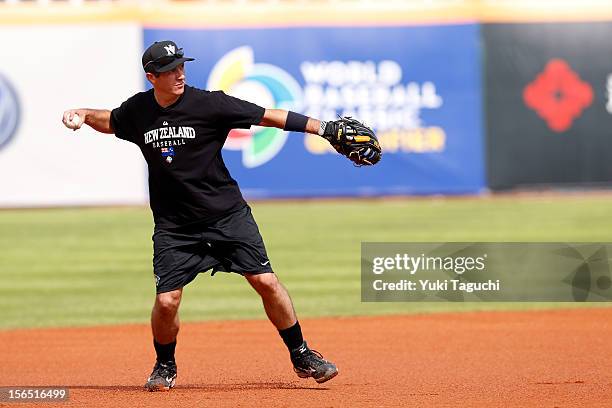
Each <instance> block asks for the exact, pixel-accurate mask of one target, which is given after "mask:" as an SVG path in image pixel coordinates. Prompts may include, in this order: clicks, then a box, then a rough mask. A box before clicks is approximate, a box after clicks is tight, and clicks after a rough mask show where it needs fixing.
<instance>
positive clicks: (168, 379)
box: [166, 375, 176, 383]
mask: <svg viewBox="0 0 612 408" xmlns="http://www.w3.org/2000/svg"><path fill="white" fill-rule="evenodd" d="M174 377H176V376H175V375H171V376H170V377H166V381H168V382H169V383H171V382H172V381H173V380H174Z"/></svg>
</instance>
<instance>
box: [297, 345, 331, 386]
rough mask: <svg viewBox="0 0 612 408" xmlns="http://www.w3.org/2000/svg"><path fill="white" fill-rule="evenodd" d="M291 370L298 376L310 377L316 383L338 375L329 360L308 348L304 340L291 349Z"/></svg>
mask: <svg viewBox="0 0 612 408" xmlns="http://www.w3.org/2000/svg"><path fill="white" fill-rule="evenodd" d="M291 362H292V363H293V371H295V373H296V374H297V375H298V377H300V378H308V377H312V378H314V379H315V381H316V382H318V383H323V382H325V381H328V380H331V379H332V378H334V377H335V376H337V375H338V368H336V365H335V364H334V363H332V362H330V361H327V360H325V359H323V356H322V355H321V353H319V352H318V351H315V350H311V349H309V348H308V345H307V344H306V342H304V343H302V345H301V346H300V347H299V348H297V349H295V350H292V351H291Z"/></svg>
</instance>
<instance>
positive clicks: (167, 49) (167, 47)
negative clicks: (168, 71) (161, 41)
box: [164, 44, 176, 55]
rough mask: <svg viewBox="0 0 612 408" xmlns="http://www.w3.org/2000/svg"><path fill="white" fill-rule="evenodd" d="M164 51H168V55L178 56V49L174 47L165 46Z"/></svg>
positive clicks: (170, 45)
mask: <svg viewBox="0 0 612 408" xmlns="http://www.w3.org/2000/svg"><path fill="white" fill-rule="evenodd" d="M164 49H165V50H166V52H167V53H168V55H174V54H176V48H175V47H174V45H172V44H169V45H166V46H164Z"/></svg>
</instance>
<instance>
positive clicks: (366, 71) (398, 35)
mask: <svg viewBox="0 0 612 408" xmlns="http://www.w3.org/2000/svg"><path fill="white" fill-rule="evenodd" d="M165 39H172V40H174V41H175V42H177V43H178V45H179V46H180V47H183V48H184V51H185V55H187V56H190V57H194V58H195V59H196V61H194V62H189V63H187V64H186V71H187V82H188V83H189V84H191V85H193V86H196V87H199V88H203V89H209V90H216V89H221V90H224V91H225V92H226V93H228V94H231V95H233V96H236V97H239V98H242V99H246V100H249V101H251V102H254V103H256V104H258V105H260V106H263V107H266V108H278V109H287V110H293V111H296V112H300V113H303V114H305V115H308V116H312V117H315V118H317V119H323V120H330V119H334V118H336V117H337V115H342V116H352V117H355V118H357V119H359V120H361V121H364V122H365V123H366V124H367V125H369V126H371V127H373V128H374V130H375V131H376V132H377V134H378V135H379V137H380V142H381V145H382V147H383V159H382V161H381V162H380V163H379V164H378V165H376V166H374V167H368V168H354V167H353V166H352V165H351V163H350V162H349V161H348V160H346V159H345V158H343V157H341V156H339V155H338V154H337V153H336V152H335V151H334V150H333V149H332V148H331V147H330V146H329V144H328V143H327V142H326V141H325V140H323V139H321V138H320V137H318V136H313V135H304V134H301V133H287V132H284V131H282V130H277V129H269V128H253V129H251V130H250V131H232V133H231V134H230V137H229V138H228V141H227V142H226V144H225V147H224V151H223V157H224V160H225V161H226V164H227V165H228V168H229V169H230V172H231V173H232V175H233V177H234V178H236V179H237V180H238V182H239V184H240V185H241V187H242V190H243V192H244V193H245V195H247V196H249V197H307V196H340V195H380V194H437V193H447V194H462V193H475V192H478V191H480V190H481V189H483V187H484V164H483V150H482V149H483V147H482V130H481V109H482V108H481V103H480V75H481V74H480V55H479V29H478V26H477V25H476V24H463V25H446V26H414V27H342V28H340V27H335V28H334V27H324V28H320V27H316V28H313V27H309V28H299V27H298V28H260V29H181V30H172V29H145V32H144V46H145V47H146V46H148V45H149V44H151V43H152V42H154V41H159V40H165Z"/></svg>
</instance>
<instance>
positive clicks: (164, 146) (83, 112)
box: [62, 41, 380, 391]
mask: <svg viewBox="0 0 612 408" xmlns="http://www.w3.org/2000/svg"><path fill="white" fill-rule="evenodd" d="M187 61H193V58H187V57H185V56H184V54H183V51H182V49H180V48H178V47H177V45H176V44H175V43H174V42H172V41H161V42H156V43H154V44H152V45H151V46H150V47H149V48H147V50H146V51H145V52H144V54H143V56H142V66H143V69H144V71H145V73H146V77H147V79H148V81H149V82H150V83H151V85H152V86H153V88H152V89H151V90H149V91H146V92H140V93H137V94H136V95H134V96H132V97H131V98H129V99H128V100H126V101H125V102H123V103H122V104H121V105H120V106H119V107H117V108H115V109H113V110H112V111H109V110H95V109H72V110H67V111H65V112H64V114H63V119H62V120H63V123H64V125H65V126H66V127H68V128H70V129H74V130H76V129H79V128H80V127H81V126H82V125H83V124H87V125H88V126H90V127H92V128H93V129H95V130H97V131H99V132H103V133H109V134H112V133H114V134H115V136H116V137H118V138H120V139H123V140H127V141H128V142H131V143H134V144H136V145H137V146H138V147H139V148H140V150H141V152H142V154H143V156H144V158H145V160H146V162H147V165H148V170H149V196H150V206H151V210H152V213H153V218H154V221H155V228H154V233H153V270H154V274H155V282H156V297H155V302H154V305H153V310H152V313H151V327H152V331H153V345H154V348H155V352H156V354H157V361H156V363H155V366H154V368H153V372H152V373H151V375H150V376H149V378H148V380H147V382H146V384H145V388H146V389H148V390H149V391H167V390H169V389H171V388H172V387H173V386H174V384H175V381H176V377H177V366H176V362H175V358H174V353H175V347H176V340H177V334H178V331H179V315H178V309H179V305H180V302H181V296H182V291H183V287H184V286H185V285H187V284H188V283H189V282H191V281H192V280H193V279H195V278H196V276H197V275H198V273H200V272H206V271H208V270H212V271H213V274H214V273H215V272H218V271H223V272H234V273H238V274H241V275H243V276H244V277H245V278H246V280H247V281H248V282H249V284H250V285H251V286H252V287H253V288H254V289H255V291H257V293H258V294H259V295H260V296H261V299H262V301H263V306H264V309H265V312H266V314H267V316H268V318H269V319H270V321H271V322H272V324H274V326H275V327H276V328H277V329H278V332H279V334H280V337H281V338H282V340H283V342H284V343H285V345H286V346H287V349H288V350H289V355H290V359H291V362H292V364H293V368H294V371H295V372H296V373H297V375H298V376H299V377H301V378H308V377H312V378H314V379H315V380H316V381H317V382H318V383H322V382H325V381H328V380H330V379H332V378H333V377H335V376H336V375H337V374H338V369H337V368H336V365H335V364H333V363H332V362H330V361H328V360H325V359H324V358H323V357H322V356H321V354H319V353H318V352H316V351H314V350H311V349H310V348H309V347H308V345H307V343H306V342H305V341H304V339H303V336H302V330H301V328H300V324H299V322H298V319H297V317H296V313H295V311H294V308H293V304H292V302H291V298H290V297H289V294H288V293H287V290H286V289H285V288H284V286H283V285H282V284H281V283H280V282H279V280H278V278H277V276H276V275H275V274H274V273H273V269H272V264H271V263H270V259H269V258H268V255H267V253H266V249H265V246H264V242H263V240H262V237H261V235H260V233H259V230H258V227H257V224H256V223H255V220H254V219H253V216H252V214H251V208H250V207H249V206H248V204H247V203H246V201H245V200H244V198H243V197H242V194H241V192H240V189H239V188H238V184H237V183H236V181H235V180H234V179H233V178H232V177H231V176H230V174H229V171H228V169H227V168H226V166H225V164H224V162H223V157H222V155H221V148H222V147H223V144H224V143H225V140H226V139H227V135H228V132H229V131H230V130H231V129H234V128H242V129H248V128H250V127H251V126H252V125H259V126H269V127H277V128H281V129H285V130H287V131H298V132H309V133H314V134H320V135H321V136H324V137H326V138H328V140H331V139H332V138H333V137H336V136H337V134H338V133H339V132H338V127H339V126H340V124H341V123H342V122H341V121H331V122H321V121H319V120H316V119H313V118H308V117H306V116H303V115H301V114H298V113H295V112H288V111H285V110H278V109H264V108H262V107H260V106H258V105H255V104H253V103H250V102H246V101H243V100H240V99H237V98H234V97H231V96H228V95H226V94H225V93H223V92H222V91H213V92H209V91H205V90H200V89H197V88H194V87H191V86H189V85H187V84H186V83H185V68H184V63H185V62H187ZM334 132H335V134H334ZM349 133H350V132H349ZM372 140H373V141H374V142H375V141H376V140H375V137H374V139H372ZM339 143H340V142H338V143H336V145H335V146H334V147H336V148H337V149H338V148H341V146H340V144H339ZM376 146H377V143H376ZM369 149H370V150H372V152H368V151H366V150H367V149H366V150H364V149H362V150H361V153H359V154H358V155H357V156H359V160H361V161H362V162H363V161H365V162H366V163H365V164H371V162H376V161H378V160H379V158H380V151H379V150H378V151H377V150H376V149H372V148H371V147H370V148H369ZM352 160H353V161H354V162H356V163H357V161H355V160H354V159H352ZM368 161H369V162H370V163H367V162H368ZM361 164H363V163H361Z"/></svg>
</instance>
